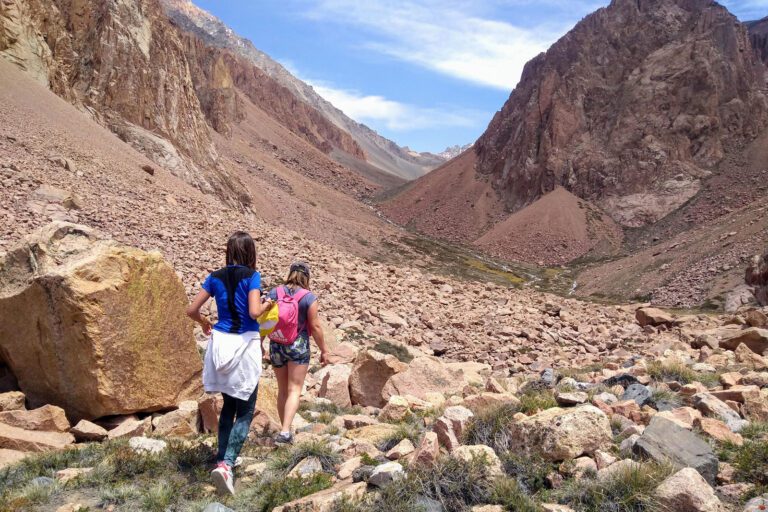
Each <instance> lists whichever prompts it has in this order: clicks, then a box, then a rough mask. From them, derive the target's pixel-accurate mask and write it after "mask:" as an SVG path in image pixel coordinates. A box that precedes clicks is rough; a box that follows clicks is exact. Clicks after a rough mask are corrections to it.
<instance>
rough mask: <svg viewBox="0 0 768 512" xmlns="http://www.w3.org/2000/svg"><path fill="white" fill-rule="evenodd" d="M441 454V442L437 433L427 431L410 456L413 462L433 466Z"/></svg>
mask: <svg viewBox="0 0 768 512" xmlns="http://www.w3.org/2000/svg"><path fill="white" fill-rule="evenodd" d="M439 456H440V444H439V442H438V439H437V434H435V433H434V432H426V433H425V434H424V437H423V438H422V439H421V442H420V443H419V447H418V448H416V451H415V452H413V454H412V456H411V457H410V460H411V463H412V464H415V465H421V466H431V465H432V464H434V463H435V461H436V460H437V458H438V457H439Z"/></svg>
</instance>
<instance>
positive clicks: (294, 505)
mask: <svg viewBox="0 0 768 512" xmlns="http://www.w3.org/2000/svg"><path fill="white" fill-rule="evenodd" d="M367 487H368V485H367V484H366V483H365V482H357V483H352V482H339V483H337V484H336V485H334V486H333V487H331V488H330V489H326V490H324V491H320V492H316V493H315V494H310V495H309V496H305V497H304V498H299V499H297V500H294V501H291V502H289V503H286V504H285V505H280V506H279V507H276V508H274V509H273V512H331V511H333V510H335V508H336V506H337V505H338V503H339V502H340V501H342V500H348V501H350V502H352V503H356V502H358V501H360V499H362V497H363V495H364V494H365V490H366V488H367Z"/></svg>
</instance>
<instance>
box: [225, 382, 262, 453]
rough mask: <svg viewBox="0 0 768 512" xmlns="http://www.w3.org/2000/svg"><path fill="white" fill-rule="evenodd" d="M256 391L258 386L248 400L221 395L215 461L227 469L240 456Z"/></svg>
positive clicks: (254, 405) (246, 435)
mask: <svg viewBox="0 0 768 512" xmlns="http://www.w3.org/2000/svg"><path fill="white" fill-rule="evenodd" d="M258 391H259V386H258V385H257V386H256V389H254V390H253V393H252V394H251V396H250V398H248V400H239V399H237V398H234V397H231V396H229V395H227V394H225V393H222V396H223V397H224V406H223V407H222V408H221V415H219V453H218V455H216V460H217V461H219V462H221V461H224V462H225V463H226V464H227V465H228V466H229V467H233V466H234V465H235V459H237V456H238V455H239V454H240V450H241V449H242V448H243V443H245V439H246V438H247V437H248V431H249V430H250V429H251V420H253V411H254V409H255V408H256V393H257V392H258ZM235 418H237V420H235Z"/></svg>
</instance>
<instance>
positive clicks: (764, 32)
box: [746, 16, 768, 64]
mask: <svg viewBox="0 0 768 512" xmlns="http://www.w3.org/2000/svg"><path fill="white" fill-rule="evenodd" d="M746 25H747V29H748V30H749V38H750V39H751V41H752V47H753V48H754V49H755V50H757V51H758V52H759V54H760V57H761V58H762V59H763V62H765V63H766V64H768V16H766V17H765V18H763V19H761V20H757V21H750V22H748V23H746Z"/></svg>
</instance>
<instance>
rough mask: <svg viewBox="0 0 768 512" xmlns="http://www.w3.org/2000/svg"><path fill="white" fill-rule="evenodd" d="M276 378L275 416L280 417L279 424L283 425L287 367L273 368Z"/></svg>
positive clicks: (286, 392)
mask: <svg viewBox="0 0 768 512" xmlns="http://www.w3.org/2000/svg"><path fill="white" fill-rule="evenodd" d="M275 376H276V377H277V414H278V415H279V416H280V423H283V418H284V417H285V399H286V398H287V397H288V366H283V367H282V368H275Z"/></svg>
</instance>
